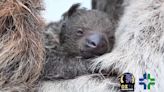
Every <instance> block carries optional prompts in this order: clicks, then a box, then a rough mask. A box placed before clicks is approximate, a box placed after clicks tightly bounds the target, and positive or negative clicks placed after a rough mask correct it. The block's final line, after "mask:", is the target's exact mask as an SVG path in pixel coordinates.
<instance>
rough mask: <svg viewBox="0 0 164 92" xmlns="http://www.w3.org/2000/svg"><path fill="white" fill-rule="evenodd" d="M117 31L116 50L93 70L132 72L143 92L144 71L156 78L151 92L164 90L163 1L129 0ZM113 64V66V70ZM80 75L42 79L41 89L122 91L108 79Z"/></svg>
mask: <svg viewBox="0 0 164 92" xmlns="http://www.w3.org/2000/svg"><path fill="white" fill-rule="evenodd" d="M128 3H129V5H128V6H126V8H125V10H124V14H123V17H122V18H121V20H120V22H119V25H118V28H117V30H116V35H115V37H116V40H115V41H116V44H115V46H114V48H113V51H112V52H111V53H109V54H106V55H104V56H102V57H99V58H97V59H96V60H95V61H93V62H94V64H93V70H94V69H97V68H98V69H100V72H101V70H105V71H109V72H113V71H114V70H116V71H118V74H123V73H125V72H130V73H133V74H134V76H135V79H136V85H135V92H144V90H143V87H142V86H140V85H138V79H139V78H140V77H142V76H143V74H144V73H145V72H147V73H150V74H151V75H152V76H153V77H154V78H155V79H156V80H155V85H154V86H152V87H151V89H150V91H151V92H162V91H163V90H164V87H163V85H164V80H163V77H164V69H163V66H164V57H163V55H164V54H163V50H164V48H163V47H164V40H163V39H164V34H163V32H164V31H163V29H164V28H163V26H164V22H163V20H164V1H163V0H129V1H128ZM111 67H113V69H112V70H111ZM91 76H94V75H88V76H81V77H78V78H76V79H73V80H65V81H50V82H43V84H42V86H41V89H40V90H42V91H41V92H53V90H55V91H58V92H120V90H116V89H113V88H115V87H117V86H118V85H115V83H113V82H112V81H111V78H108V79H95V78H93V77H91Z"/></svg>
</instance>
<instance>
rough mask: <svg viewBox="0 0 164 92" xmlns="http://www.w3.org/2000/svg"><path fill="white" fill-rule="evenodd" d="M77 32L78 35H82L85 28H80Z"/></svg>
mask: <svg viewBox="0 0 164 92" xmlns="http://www.w3.org/2000/svg"><path fill="white" fill-rule="evenodd" d="M76 33H77V35H78V36H81V35H83V34H84V32H83V30H82V29H80V28H79V29H78V30H77V32H76Z"/></svg>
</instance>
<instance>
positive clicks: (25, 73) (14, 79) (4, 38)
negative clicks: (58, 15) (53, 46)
mask: <svg viewBox="0 0 164 92" xmlns="http://www.w3.org/2000/svg"><path fill="white" fill-rule="evenodd" d="M41 8H42V6H41V0H3V1H2V0H1V1H0V91H3V92H4V91H5V92H6V91H7V92H13V91H14V92H18V91H19V92H25V91H28V92H29V90H27V89H29V88H30V89H32V86H34V84H35V83H36V82H37V79H38V77H39V75H40V73H41V70H42V66H43V55H44V53H43V52H44V49H43V45H42V35H41V28H42V26H43V22H42V20H41V18H40V15H39V12H40V9H41ZM30 92H31V91H30Z"/></svg>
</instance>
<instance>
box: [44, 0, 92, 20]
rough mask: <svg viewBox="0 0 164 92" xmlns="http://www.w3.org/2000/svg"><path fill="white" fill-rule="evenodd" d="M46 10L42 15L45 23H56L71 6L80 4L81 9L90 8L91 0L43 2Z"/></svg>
mask: <svg viewBox="0 0 164 92" xmlns="http://www.w3.org/2000/svg"><path fill="white" fill-rule="evenodd" d="M44 3H45V5H46V6H45V8H46V10H45V11H44V12H43V13H42V14H43V17H44V18H45V21H46V22H47V23H48V22H52V21H58V20H60V18H61V15H62V14H63V13H64V12H66V11H67V10H68V9H69V8H70V6H71V5H72V4H75V3H81V7H85V8H87V9H90V8H91V0H58V1H57V0H44Z"/></svg>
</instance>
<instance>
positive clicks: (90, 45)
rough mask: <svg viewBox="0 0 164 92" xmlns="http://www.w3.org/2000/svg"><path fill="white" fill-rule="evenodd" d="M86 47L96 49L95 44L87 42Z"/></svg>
mask: <svg viewBox="0 0 164 92" xmlns="http://www.w3.org/2000/svg"><path fill="white" fill-rule="evenodd" d="M87 46H88V47H91V48H96V46H97V44H96V43H95V42H93V41H90V40H89V41H88V42H87Z"/></svg>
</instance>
